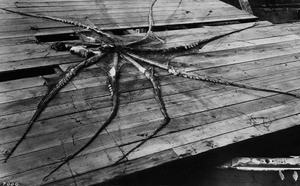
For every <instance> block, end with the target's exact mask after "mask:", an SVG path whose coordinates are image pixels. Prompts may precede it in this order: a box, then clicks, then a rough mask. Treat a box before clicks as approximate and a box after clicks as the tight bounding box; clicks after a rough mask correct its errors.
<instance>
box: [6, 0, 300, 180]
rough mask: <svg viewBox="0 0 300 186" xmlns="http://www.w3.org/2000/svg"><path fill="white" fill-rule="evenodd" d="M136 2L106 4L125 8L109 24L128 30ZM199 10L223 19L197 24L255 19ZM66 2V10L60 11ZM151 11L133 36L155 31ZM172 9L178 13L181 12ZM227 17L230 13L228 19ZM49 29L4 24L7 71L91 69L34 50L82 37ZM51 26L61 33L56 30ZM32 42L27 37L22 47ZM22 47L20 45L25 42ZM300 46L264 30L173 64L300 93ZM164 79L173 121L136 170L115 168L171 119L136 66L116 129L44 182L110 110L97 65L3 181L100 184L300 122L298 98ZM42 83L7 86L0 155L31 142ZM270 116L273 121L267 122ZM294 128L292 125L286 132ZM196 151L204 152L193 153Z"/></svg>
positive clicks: (128, 71)
mask: <svg viewBox="0 0 300 186" xmlns="http://www.w3.org/2000/svg"><path fill="white" fill-rule="evenodd" d="M19 2H20V3H19V4H18V3H17V6H23V7H27V8H19V9H21V10H22V9H27V11H29V12H30V11H36V10H38V11H43V13H53V14H55V13H59V14H61V15H64V16H67V15H68V14H66V13H64V11H66V10H70V8H71V7H72V6H74V10H75V11H73V12H72V13H79V14H80V16H84V15H86V14H85V11H86V10H85V9H87V8H90V7H91V6H92V5H93V3H94V2H95V1H92V0H87V1H82V0H81V1H80V0H67V1H61V0H60V1H59V0H53V1H51V2H50V5H49V6H48V5H47V4H46V3H47V1H44V0H37V1H30V0H28V1H19ZM122 2H123V1H122ZM134 2H136V1H130V2H126V4H125V5H124V6H121V5H120V6H116V5H119V3H120V1H119V0H112V1H103V2H101V3H100V5H101V6H102V5H103V4H104V5H107V7H116V8H115V9H113V10H112V11H115V12H110V13H109V14H107V15H114V16H115V19H117V20H119V21H120V22H121V21H122V18H121V17H120V15H121V14H120V10H122V11H123V9H124V11H125V9H126V7H129V6H131V5H132V4H134ZM158 2H159V3H160V4H157V5H159V6H160V7H164V6H165V7H169V8H166V12H167V13H168V14H169V13H170V14H172V13H173V15H171V17H172V19H173V17H177V16H179V17H177V18H176V19H178V23H180V24H183V23H189V21H195V20H193V19H190V18H189V19H186V18H184V16H186V15H184V16H182V18H181V17H180V16H181V15H180V14H181V13H182V11H181V10H182V9H180V8H177V6H179V5H180V3H181V1H178V2H177V1H169V0H159V1H158ZM197 2H198V4H199V5H203V6H202V7H200V8H198V7H195V8H194V7H192V6H190V5H191V4H190V3H191V1H183V2H182V4H181V6H182V8H187V9H186V10H189V9H190V10H193V11H196V10H206V11H209V10H210V9H209V8H210V7H212V6H213V5H214V6H215V8H216V9H217V10H222V11H221V12H214V11H213V12H211V14H210V15H209V16H208V18H207V20H206V18H205V19H203V20H201V16H202V18H203V16H206V15H205V12H203V11H201V13H195V14H193V12H191V13H187V14H188V15H189V16H194V17H195V18H197V20H198V21H199V20H201V21H200V22H201V23H205V22H206V21H209V20H210V21H220V20H224V21H228V20H233V19H235V20H241V18H245V19H248V18H249V15H247V14H244V13H243V12H241V11H234V10H233V9H231V8H229V7H228V5H225V4H224V6H223V4H222V3H220V2H219V1H217V0H213V1H209V0H204V1H197ZM5 3H7V5H8V6H11V7H13V5H12V4H11V3H10V1H8V0H3V1H2V2H1V3H0V5H4V4H5ZM60 3H61V5H62V6H61V7H58V5H59V4H60ZM83 3H86V4H85V6H82V9H81V10H80V9H79V7H80V6H81V5H82V4H83ZM123 3H124V2H123ZM150 3H151V1H150V0H149V1H146V2H143V3H141V4H140V5H135V6H136V7H140V11H139V12H144V14H145V16H144V17H143V16H141V17H140V18H139V19H141V20H142V19H144V21H140V22H139V21H136V20H134V19H131V22H130V21H128V22H127V23H126V24H124V28H125V27H126V26H127V27H135V26H136V25H142V24H144V25H146V26H147V12H148V7H149V4H150ZM196 4H197V3H196ZM100 5H99V6H100ZM117 7H120V9H118V8H117ZM146 7H147V8H146ZM179 7H180V6H179ZM93 8H94V9H97V8H96V7H93ZM122 8H123V9H122ZM155 8H156V7H155ZM172 8H174V9H176V11H172ZM225 9H226V10H228V11H227V12H225V11H224V10H225ZM157 10H158V11H157V12H155V11H154V13H156V16H158V18H161V20H163V19H167V18H168V17H167V16H165V17H164V14H163V13H162V12H160V11H161V10H162V8H158V9H157ZM126 11H127V12H128V15H130V16H132V17H134V16H135V14H134V13H133V14H131V13H130V12H129V11H128V10H126ZM91 12H92V10H91ZM139 12H138V13H139ZM233 12H235V13H233ZM238 12H241V14H239V13H238ZM164 13H165V12H164ZM183 13H186V12H183ZM206 13H207V12H206ZM231 13H232V14H231ZM1 14H7V13H6V12H0V17H1ZM103 14H104V13H103ZM70 15H71V14H70ZM104 15H105V14H104ZM107 15H106V18H107V19H105V20H104V23H105V21H106V23H107V25H108V27H107V28H109V27H111V28H116V25H113V24H111V23H112V22H111V20H110V17H109V16H107ZM197 15H198V17H197ZM200 15H201V16H200ZM230 16H232V17H230ZM234 16H235V17H234ZM247 16H248V18H247ZM91 17H92V18H93V19H91V20H97V21H98V20H99V21H100V19H99V18H96V16H94V17H93V16H91ZM104 17H105V16H104ZM169 17H170V15H169ZM250 17H251V16H250ZM231 18H232V19H231ZM252 18H253V17H252ZM252 18H251V19H252ZM249 19H250V18H249ZM23 20H26V23H25V22H23V23H22V21H23ZM112 20H113V19H112ZM137 20H138V19H137ZM13 21H15V24H14V25H13V26H11V27H10V28H7V27H6V26H7V25H8V24H12V23H14V22H13ZM32 21H37V22H36V24H37V25H38V27H41V28H42V29H40V30H33V29H31V30H30V24H32ZM123 21H124V20H123ZM171 22H172V21H171ZM48 23H49V22H47V21H45V22H43V20H39V19H31V18H24V19H23V18H22V19H19V18H13V17H10V18H9V17H5V19H2V20H1V21H0V25H2V26H0V30H1V29H2V30H1V31H0V32H1V34H0V35H1V36H0V37H1V38H0V43H3V45H1V47H0V71H1V72H7V71H12V70H16V69H27V68H33V67H38V66H50V65H60V67H61V68H62V69H64V70H65V69H66V68H67V67H69V66H70V65H74V64H76V63H77V62H79V61H81V60H82V59H81V58H79V57H76V56H73V55H71V54H69V53H68V52H62V53H59V52H57V53H56V52H53V51H51V50H50V49H49V46H47V45H37V44H35V43H34V39H35V38H34V36H38V35H46V34H54V33H71V32H73V30H72V29H73V27H67V26H64V25H60V24H56V23H53V24H52V23H51V24H49V25H46V24H48ZM106 23H105V24H106ZM140 23H141V24H140ZM155 23H156V24H157V22H155ZM166 23H167V22H166ZM173 23H174V24H175V23H176V22H172V24H173ZM105 24H104V25H105ZM122 24H123V23H120V24H119V25H117V26H120V27H118V28H122ZM250 24H252V23H250ZM250 24H235V25H227V26H218V27H204V28H201V29H188V30H181V31H178V30H176V31H169V32H163V33H161V35H160V36H164V37H165V38H167V41H168V42H167V43H166V45H167V46H174V45H176V44H178V43H179V42H180V43H184V42H191V41H193V39H196V38H207V37H210V36H212V35H214V34H218V33H223V32H224V33H225V32H226V31H230V30H233V29H238V28H242V27H244V26H246V25H250ZM162 25H164V23H163V22H162ZM19 26H20V27H19ZM32 26H34V25H33V24H32ZM52 27H56V28H55V29H54V30H55V31H53V29H52ZM11 30H14V31H13V32H11ZM220 31H221V32H220ZM186 32H189V36H186ZM159 34H160V33H158V35H159ZM143 35H144V34H140V36H143ZM23 36H26V37H28V38H22V37H23ZM19 41H20V42H21V43H18V42H19ZM299 41H300V37H299V36H298V35H295V34H293V33H291V32H289V31H282V30H279V29H278V27H277V26H272V25H270V24H269V23H266V22H264V23H262V24H261V25H259V26H258V27H255V28H253V29H249V30H246V31H244V32H241V33H237V34H233V35H231V36H229V37H226V38H222V39H220V40H218V41H215V42H212V43H211V44H210V45H208V46H206V47H204V48H203V50H201V52H199V54H195V55H191V56H184V57H178V58H175V59H173V60H172V62H171V64H172V65H173V64H174V65H175V66H176V67H177V68H182V67H185V69H186V70H188V71H190V72H193V73H199V74H209V75H211V76H213V77H220V78H226V79H229V80H232V81H239V82H242V83H246V84H250V85H255V86H260V87H268V88H275V89H279V90H284V91H292V92H293V93H296V94H299V93H300V79H299V71H300V67H299V65H298V58H299V57H300V54H299V51H298V50H299V47H298V46H299ZM23 42H24V43H23ZM32 52H33V53H32ZM158 73H160V74H161V77H162V78H161V80H160V84H161V85H162V86H161V90H162V93H163V97H164V100H165V103H166V107H167V109H168V112H169V114H170V116H171V117H172V121H171V123H170V125H168V126H167V127H166V128H165V129H163V130H162V131H161V132H160V133H159V135H158V136H156V137H155V138H154V139H152V140H150V141H148V142H147V143H146V144H145V145H143V146H142V147H140V148H139V149H138V151H135V152H134V153H132V154H130V156H129V157H128V159H130V161H127V162H123V163H121V164H120V165H113V163H114V162H115V161H116V160H118V159H119V158H120V157H121V156H122V154H123V153H124V152H126V151H128V150H129V149H131V148H132V147H133V146H134V145H136V144H137V143H138V142H140V141H141V140H143V139H144V138H145V137H146V136H147V135H149V134H150V133H151V132H153V131H154V130H155V128H157V127H158V126H159V124H160V122H161V120H162V116H161V113H160V111H159V107H158V106H157V104H156V101H155V99H154V98H153V92H152V89H151V85H150V83H149V82H148V81H147V80H146V79H145V77H143V75H141V74H140V73H139V72H137V71H135V70H134V69H133V68H132V67H126V68H125V69H124V72H123V73H122V74H121V75H122V78H121V84H120V91H121V97H120V109H119V113H118V115H117V117H116V118H115V120H114V121H113V122H112V123H111V125H109V127H107V129H106V130H105V131H104V132H103V133H102V134H101V135H100V136H99V137H98V138H97V140H96V141H95V142H94V143H93V144H91V145H90V146H89V147H88V148H87V149H86V150H85V151H84V152H82V153H81V154H80V155H79V156H78V157H76V158H75V159H74V160H72V161H71V162H70V163H69V164H68V165H66V166H64V167H63V169H60V171H59V172H56V173H55V174H54V175H52V176H51V177H50V179H49V180H47V181H46V182H43V181H42V178H43V177H44V176H45V175H46V174H47V173H49V172H50V171H51V169H52V168H53V167H55V166H56V165H58V163H60V162H62V161H63V159H64V158H65V157H67V156H69V155H70V154H72V153H74V152H75V151H76V150H78V149H79V148H80V147H82V145H83V144H85V143H86V142H87V140H88V139H89V138H90V137H91V136H92V135H93V134H94V132H95V131H96V130H97V129H98V128H99V127H100V125H101V124H102V123H103V121H105V119H106V118H107V117H108V115H109V113H110V111H111V98H110V95H109V92H108V90H107V86H106V81H105V79H106V77H105V75H104V73H103V72H102V71H101V70H100V69H99V68H97V66H93V67H91V68H89V69H86V70H85V71H83V72H82V73H81V74H80V75H79V76H78V77H76V78H74V79H73V80H72V82H71V84H70V85H69V87H65V89H64V90H63V91H62V92H61V93H59V94H58V95H57V97H56V98H54V99H53V101H52V102H51V103H50V104H49V106H48V107H47V108H46V109H45V111H44V112H43V114H42V115H41V117H40V118H39V119H38V120H37V121H36V122H35V124H34V127H33V129H32V131H31V132H30V133H29V134H28V136H27V138H26V139H25V140H24V141H23V142H22V144H21V145H20V147H19V148H18V149H17V151H16V152H15V153H14V154H13V156H12V157H11V159H10V160H9V161H8V163H6V164H0V170H2V171H0V178H1V180H4V181H16V182H19V183H20V184H24V185H43V184H49V185H90V184H98V183H99V182H103V181H105V180H106V179H112V178H114V177H117V176H120V175H126V174H129V173H132V172H136V171H139V170H144V169H147V168H149V167H153V166H157V165H160V164H163V163H166V162H169V161H173V160H176V159H179V158H182V157H186V156H191V155H195V154H198V153H202V152H206V151H208V150H210V149H213V148H218V147H221V146H226V145H228V144H232V143H235V142H239V141H241V140H245V139H249V138H251V137H253V136H259V135H264V134H267V133H270V132H274V131H277V130H282V129H285V128H287V127H291V126H294V125H298V123H299V122H298V121H299V117H297V115H298V114H299V109H298V104H299V100H297V99H296V98H293V97H290V96H285V95H278V94H271V93H265V92H258V91H248V90H243V89H238V88H233V87H225V86H221V85H214V84H211V83H202V82H197V81H190V80H187V79H184V78H179V77H175V78H174V77H172V76H170V75H167V73H166V72H163V71H161V70H158ZM42 84H43V80H42V79H41V78H38V77H32V78H27V79H21V80H13V81H7V82H0V110H1V112H0V122H1V126H0V141H2V144H1V145H0V151H5V150H7V149H9V148H11V147H12V146H13V145H14V144H15V143H16V141H17V140H18V139H19V137H20V136H21V135H22V132H23V131H24V130H25V128H26V126H27V122H28V121H29V120H30V117H31V116H32V114H33V113H34V111H35V108H36V105H37V104H38V102H39V100H40V99H41V97H42V96H43V94H44V93H45V90H46V89H45V86H43V85H42ZM262 117H265V118H267V119H261V118H262ZM290 121H291V122H290ZM285 122H288V123H289V124H288V125H282V123H285ZM297 122H298V123H297ZM270 123H271V124H270ZM273 123H274V125H273ZM269 124H270V125H269ZM231 134H232V135H233V136H231ZM244 134H245V135H244ZM240 136H242V137H240ZM203 145H206V146H205V147H203ZM192 148H195V149H196V150H194V151H192V150H193V149H192ZM189 151H191V152H189ZM3 158H4V154H1V155H0V159H2V160H3ZM83 162H84V163H83Z"/></svg>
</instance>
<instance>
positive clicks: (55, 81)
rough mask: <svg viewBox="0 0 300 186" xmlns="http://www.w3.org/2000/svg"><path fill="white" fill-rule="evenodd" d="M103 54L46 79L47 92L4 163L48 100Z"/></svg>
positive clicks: (102, 54)
mask: <svg viewBox="0 0 300 186" xmlns="http://www.w3.org/2000/svg"><path fill="white" fill-rule="evenodd" d="M103 56H104V53H101V54H99V55H96V56H94V57H91V58H89V59H87V60H85V61H83V62H81V63H79V64H77V65H76V66H74V67H72V68H69V69H67V70H66V71H65V72H64V73H63V74H61V75H60V76H59V77H56V78H52V79H46V78H45V80H46V84H47V86H48V92H47V94H46V95H45V96H44V97H43V98H42V100H41V101H40V103H39V104H38V106H37V110H36V112H35V113H34V115H33V116H32V118H31V120H30V121H29V124H28V127H27V129H26V131H25V132H24V133H23V135H22V137H21V138H20V139H19V141H18V142H17V143H16V144H15V146H14V147H13V148H12V149H11V150H10V151H9V153H8V154H7V156H6V158H5V160H4V163H5V162H7V160H8V159H9V157H10V156H11V155H12V154H13V153H14V151H15V150H16V149H17V147H18V146H19V145H20V143H21V142H22V141H23V140H24V139H25V137H26V135H27V134H28V132H29V131H30V129H31V128H32V126H33V123H34V122H35V120H36V119H37V118H38V117H39V115H40V114H41V113H42V111H43V110H44V108H45V107H46V105H47V104H48V103H49V102H50V100H51V99H52V98H53V97H54V96H55V95H56V94H57V93H58V92H59V91H60V90H61V89H62V88H63V87H64V86H65V85H66V84H67V83H68V82H69V81H70V80H71V79H72V78H73V77H74V76H75V75H76V74H77V73H78V72H79V71H80V70H81V69H82V68H83V67H86V66H90V65H92V64H94V63H96V62H97V61H98V60H99V59H101V58H102V57H103Z"/></svg>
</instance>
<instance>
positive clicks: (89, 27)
mask: <svg viewBox="0 0 300 186" xmlns="http://www.w3.org/2000/svg"><path fill="white" fill-rule="evenodd" d="M0 9H2V10H5V11H8V12H12V13H17V14H20V15H25V16H29V17H36V18H43V19H48V20H52V21H57V22H61V23H66V24H70V25H74V26H78V27H81V28H84V29H88V30H91V31H94V32H96V33H98V34H100V35H103V36H105V37H107V38H109V39H111V40H112V41H116V39H115V38H114V37H113V36H112V35H111V34H108V33H106V32H103V31H102V30H100V29H98V28H97V27H96V26H92V27H91V26H88V25H85V24H82V23H80V22H78V21H71V20H66V19H60V18H56V17H51V16H43V15H35V14H28V13H23V12H18V11H14V10H9V9H6V8H0Z"/></svg>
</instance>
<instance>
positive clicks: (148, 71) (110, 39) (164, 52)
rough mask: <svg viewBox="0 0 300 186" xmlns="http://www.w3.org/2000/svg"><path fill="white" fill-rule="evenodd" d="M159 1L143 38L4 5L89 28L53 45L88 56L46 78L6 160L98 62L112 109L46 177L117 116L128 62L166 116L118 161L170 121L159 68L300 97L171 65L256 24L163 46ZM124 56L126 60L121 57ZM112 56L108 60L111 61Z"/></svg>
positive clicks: (207, 79) (71, 157)
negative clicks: (157, 28) (156, 20)
mask: <svg viewBox="0 0 300 186" xmlns="http://www.w3.org/2000/svg"><path fill="white" fill-rule="evenodd" d="M156 1H157V0H154V1H153V2H152V4H151V6H150V8H149V15H148V24H149V27H148V31H147V33H146V34H145V36H143V37H136V38H132V37H131V38H127V37H120V36H117V35H114V34H109V33H106V32H103V31H102V30H101V29H99V28H97V27H96V26H89V25H85V24H83V23H80V22H74V21H70V20H65V19H60V18H55V17H50V16H42V15H34V14H27V13H22V12H18V11H14V10H9V9H5V8H1V9H2V10H5V11H8V12H12V13H18V14H21V15H25V16H31V17H37V18H44V19H49V20H52V21H57V22H63V23H66V24H71V25H75V26H78V27H81V28H84V29H86V30H87V31H82V32H78V33H77V34H78V36H79V38H80V39H81V41H80V42H56V43H54V44H52V46H51V48H52V49H55V50H57V51H66V50H70V52H71V53H73V54H77V55H79V56H81V57H84V58H86V59H85V60H84V61H82V62H80V63H78V64H77V65H75V66H73V67H69V68H68V69H67V70H66V71H65V72H63V73H62V74H60V75H59V76H57V77H54V78H50V79H48V78H45V81H46V82H45V84H46V85H47V86H48V92H47V93H46V95H45V96H44V97H43V98H42V100H41V101H40V103H39V104H38V106H37V110H36V112H35V113H34V115H33V116H32V118H31V120H30V122H29V124H28V127H27V129H26V131H25V132H24V133H23V135H22V137H21V138H20V139H19V141H18V142H17V143H16V144H15V146H14V147H13V148H12V149H11V150H9V151H8V152H9V153H8V154H7V156H6V158H5V160H4V162H6V161H7V160H8V159H9V157H10V156H11V155H12V154H13V152H14V151H15V150H16V149H17V147H18V146H19V144H20V143H21V142H22V141H23V140H24V139H25V137H26V135H27V133H28V132H29V131H30V129H31V128H32V126H33V123H34V122H35V120H36V119H37V118H38V117H39V115H40V114H41V113H42V111H43V110H44V108H45V107H46V106H47V104H48V103H49V102H50V100H51V99H52V98H53V97H55V95H56V94H57V93H58V92H59V91H60V90H61V89H62V88H63V87H64V86H65V85H66V84H67V83H68V82H69V81H70V80H71V79H72V78H73V77H74V76H76V75H77V74H78V73H79V72H80V71H81V70H82V69H84V68H87V67H89V66H91V65H94V64H98V66H99V67H100V68H101V69H102V70H103V71H104V72H105V73H106V75H107V79H108V88H109V91H110V93H111V97H112V103H113V104H112V111H111V113H110V115H109V117H108V118H107V120H106V121H105V122H104V123H103V124H102V125H101V127H100V128H99V129H98V131H97V132H96V133H95V134H94V135H93V136H92V137H91V138H90V139H89V140H88V142H87V143H86V144H85V145H84V146H82V147H81V148H80V149H79V150H78V151H77V152H75V153H74V154H73V155H71V156H68V157H67V158H66V159H65V160H64V161H63V162H62V163H61V164H60V165H59V166H57V167H56V168H55V169H53V170H52V171H51V172H50V173H49V174H48V175H47V176H46V177H45V178H44V180H45V179H47V178H48V177H49V176H50V175H51V174H52V173H54V172H55V171H56V170H58V169H59V168H60V167H62V166H63V165H64V164H66V163H67V162H68V161H70V160H71V159H73V158H74V157H75V156H77V155H78V154H79V153H80V152H82V151H83V150H84V149H85V148H86V147H87V146H89V145H90V144H91V143H92V142H93V141H94V140H95V139H96V138H97V136H98V135H99V134H100V133H101V132H102V131H103V130H104V129H105V127H106V126H108V125H109V124H110V123H111V121H112V120H113V119H114V117H115V116H116V114H117V112H118V105H119V97H118V96H119V91H118V79H119V74H120V71H121V69H122V66H123V65H124V64H131V65H133V66H134V67H135V68H137V69H138V70H139V71H140V72H141V73H143V74H144V75H145V77H146V78H147V79H148V80H149V81H150V82H151V84H152V87H153V93H154V98H155V100H156V102H157V104H158V106H159V109H160V112H161V114H162V115H163V117H164V119H163V121H162V123H161V124H160V126H159V127H158V128H157V129H156V130H155V131H154V132H153V133H152V134H151V135H149V136H147V137H146V138H145V139H144V140H142V141H141V142H140V143H139V144H138V145H137V146H135V147H134V148H132V149H131V150H130V151H128V152H127V153H126V154H124V155H123V157H122V158H120V159H119V160H118V161H117V162H116V163H119V162H120V161H121V160H123V159H124V158H126V157H127V155H128V154H130V153H131V152H133V151H134V150H135V149H137V148H138V147H140V146H141V145H143V144H144V143H145V142H146V141H147V140H149V139H151V138H153V137H154V136H155V135H156V134H157V133H158V132H159V131H160V130H161V129H163V128H164V127H165V126H166V125H167V124H168V123H169V121H170V119H171V118H170V117H169V115H168V112H167V109H166V107H165V104H164V101H163V98H162V95H161V91H160V86H159V82H158V80H157V78H156V76H155V68H159V69H162V70H165V71H167V73H169V74H171V75H175V76H180V77H183V78H188V79H192V80H199V81H206V82H212V83H218V84H222V85H229V86H235V87H239V88H245V89H251V90H258V91H266V92H273V93H279V94H285V95H289V96H293V97H297V98H300V96H298V95H295V94H292V93H289V92H282V91H277V90H271V89H265V88H259V87H253V86H249V85H244V84H241V83H236V82H230V81H226V80H222V79H219V78H214V77H210V76H208V75H196V74H193V73H190V72H186V71H182V70H177V69H175V68H174V67H173V66H172V65H170V64H169V61H170V60H171V59H172V58H174V57H176V56H183V55H188V54H192V53H197V51H199V49H201V48H202V47H203V46H205V45H206V44H208V43H209V42H211V41H214V40H217V39H219V38H221V37H225V36H227V35H230V34H233V33H237V32H240V31H242V30H245V29H249V28H252V27H254V26H256V24H253V25H252V26H249V27H245V28H242V29H238V30H234V31H231V32H228V33H225V34H220V35H217V36H214V37H211V38H208V39H204V40H201V39H200V40H198V41H196V42H193V43H189V44H186V45H179V46H173V47H165V46H164V45H163V43H164V41H163V40H162V39H161V38H159V37H157V36H156V35H155V34H154V33H153V32H152V27H153V18H152V10H153V6H154V4H155V2H156ZM155 40H156V41H159V43H160V45H159V46H158V45H156V46H155V47H147V44H149V43H151V42H154V41H155ZM120 58H121V59H122V60H120ZM107 59H108V60H107Z"/></svg>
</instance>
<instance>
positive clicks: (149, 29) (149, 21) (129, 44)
mask: <svg viewBox="0 0 300 186" xmlns="http://www.w3.org/2000/svg"><path fill="white" fill-rule="evenodd" d="M156 1H157V0H154V1H153V2H152V4H151V6H150V8H149V15H148V24H149V26H148V31H147V33H146V35H145V36H144V37H143V38H142V39H140V40H138V41H134V42H131V43H126V44H125V45H124V46H126V47H133V46H136V45H140V44H143V43H145V42H147V40H148V39H149V37H150V35H153V36H154V37H155V38H156V39H157V40H159V41H160V42H162V43H163V42H164V41H163V40H162V39H160V38H159V37H157V36H156V35H155V34H154V33H153V32H152V27H153V6H154V4H155V3H156Z"/></svg>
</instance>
